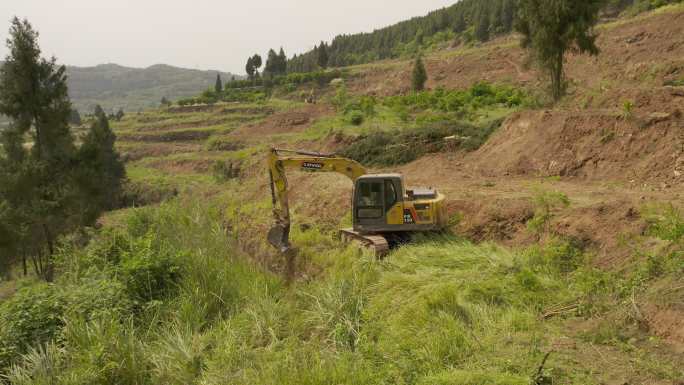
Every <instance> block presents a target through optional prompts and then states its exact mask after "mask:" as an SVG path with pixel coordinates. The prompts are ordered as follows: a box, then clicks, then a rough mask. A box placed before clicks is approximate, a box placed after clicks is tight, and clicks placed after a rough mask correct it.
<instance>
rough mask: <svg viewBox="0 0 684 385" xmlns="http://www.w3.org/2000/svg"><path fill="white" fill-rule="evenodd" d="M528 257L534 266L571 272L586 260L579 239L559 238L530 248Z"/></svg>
mask: <svg viewBox="0 0 684 385" xmlns="http://www.w3.org/2000/svg"><path fill="white" fill-rule="evenodd" d="M527 257H528V259H529V261H530V263H531V265H532V266H533V267H534V268H537V269H541V270H549V271H552V272H557V273H570V272H572V271H575V270H576V269H577V268H579V267H580V266H582V265H583V264H584V262H585V255H584V251H583V248H582V247H581V245H579V244H578V242H577V241H573V240H568V239H559V238H552V239H551V240H550V241H548V242H547V243H546V244H544V245H542V246H535V247H532V248H530V249H529V250H528V251H527Z"/></svg>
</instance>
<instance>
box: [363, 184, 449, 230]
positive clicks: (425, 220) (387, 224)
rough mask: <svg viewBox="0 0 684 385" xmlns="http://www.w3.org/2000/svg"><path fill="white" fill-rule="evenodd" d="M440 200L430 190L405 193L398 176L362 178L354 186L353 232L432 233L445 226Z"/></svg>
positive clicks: (441, 201)
mask: <svg viewBox="0 0 684 385" xmlns="http://www.w3.org/2000/svg"><path fill="white" fill-rule="evenodd" d="M443 203H444V196H443V195H441V194H439V193H438V192H437V191H435V190H433V189H425V188H421V189H407V188H406V187H405V184H404V178H403V177H402V176H401V175H400V174H374V175H364V176H362V177H360V178H359V179H357V180H356V182H355V186H354V198H353V202H352V207H353V213H352V214H353V227H354V228H353V231H355V232H358V233H361V234H363V233H385V232H406V231H433V230H439V229H441V228H443V227H444V226H445V225H446V212H445V206H444V204H443Z"/></svg>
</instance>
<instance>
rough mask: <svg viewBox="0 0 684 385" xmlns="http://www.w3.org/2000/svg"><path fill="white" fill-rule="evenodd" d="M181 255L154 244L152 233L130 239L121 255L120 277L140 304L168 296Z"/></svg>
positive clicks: (175, 284) (178, 273)
mask: <svg viewBox="0 0 684 385" xmlns="http://www.w3.org/2000/svg"><path fill="white" fill-rule="evenodd" d="M180 263H181V262H180V256H179V254H178V252H175V251H172V250H170V249H169V248H168V247H165V246H164V245H159V244H156V242H155V240H154V238H153V236H152V235H151V234H148V235H146V236H145V237H143V238H141V239H135V240H132V242H131V243H130V249H129V250H125V251H124V252H123V255H122V258H121V268H120V279H121V281H122V282H123V283H124V284H125V286H126V288H127V290H128V292H129V295H130V296H131V298H133V299H134V300H135V301H137V302H138V303H140V304H144V303H147V302H150V301H154V300H161V299H165V298H168V297H169V296H170V295H172V294H173V293H175V291H176V290H177V289H178V281H179V279H180V276H181V266H180Z"/></svg>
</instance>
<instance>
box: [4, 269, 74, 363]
mask: <svg viewBox="0 0 684 385" xmlns="http://www.w3.org/2000/svg"><path fill="white" fill-rule="evenodd" d="M65 306H66V304H65V301H64V298H63V296H62V295H61V293H60V291H59V290H58V288H57V287H56V286H54V285H51V284H46V283H43V284H36V285H33V286H29V287H25V288H22V289H19V290H18V291H17V292H16V293H15V294H14V296H12V298H10V299H8V300H6V301H5V302H3V303H2V305H0V373H1V372H2V369H4V368H7V367H8V366H9V365H10V364H11V363H12V362H13V360H14V359H15V358H16V357H17V356H18V355H19V354H22V353H24V352H25V351H26V349H27V347H28V346H30V345H40V344H42V343H45V342H47V341H50V340H51V339H52V338H53V337H54V336H55V335H56V334H57V332H58V331H59V329H60V328H61V326H62V324H63V322H62V314H63V313H64V309H65Z"/></svg>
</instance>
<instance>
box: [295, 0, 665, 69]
mask: <svg viewBox="0 0 684 385" xmlns="http://www.w3.org/2000/svg"><path fill="white" fill-rule="evenodd" d="M672 2H678V0H606V1H603V2H602V4H603V6H604V12H605V14H606V16H614V15H616V14H619V13H620V12H622V11H624V10H627V9H630V8H631V9H632V11H633V12H640V11H644V10H648V9H651V8H655V7H657V6H660V5H663V4H667V3H672ZM517 4H518V1H517V0H461V1H459V2H457V3H455V4H454V5H452V6H450V7H446V8H443V9H439V10H436V11H433V12H430V13H429V14H427V15H426V16H422V17H415V18H412V19H410V20H406V21H403V22H400V23H397V24H394V25H391V26H388V27H385V28H381V29H377V30H375V31H373V32H369V33H357V34H350V35H346V34H344V35H339V36H337V37H335V38H334V39H333V40H332V42H330V43H326V42H321V43H320V44H317V45H316V46H315V47H314V49H313V50H311V51H309V52H306V53H303V54H299V55H294V57H292V58H291V59H290V60H289V61H288V71H289V72H309V71H313V70H316V69H317V68H325V67H326V66H330V67H343V66H348V65H354V64H363V63H370V62H373V61H377V60H383V59H390V58H400V57H410V56H413V55H415V54H416V53H418V51H420V50H421V49H430V48H436V47H448V46H452V45H460V44H468V43H474V42H485V41H488V40H489V39H491V38H493V37H496V36H499V35H502V34H506V33H509V32H511V31H513V27H514V21H515V18H516V15H517V11H518V6H517ZM320 51H323V52H325V55H324V56H325V57H326V60H325V65H320V64H321V63H319V61H320V56H321V55H320V54H319V52H320Z"/></svg>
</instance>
